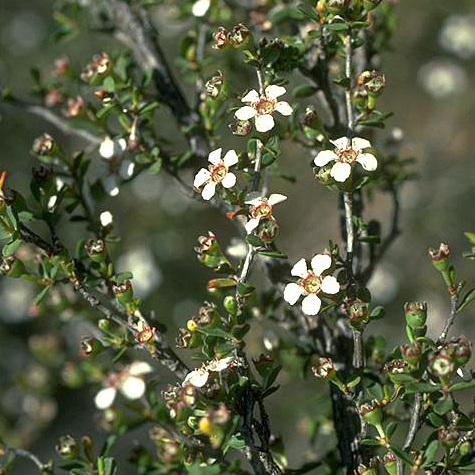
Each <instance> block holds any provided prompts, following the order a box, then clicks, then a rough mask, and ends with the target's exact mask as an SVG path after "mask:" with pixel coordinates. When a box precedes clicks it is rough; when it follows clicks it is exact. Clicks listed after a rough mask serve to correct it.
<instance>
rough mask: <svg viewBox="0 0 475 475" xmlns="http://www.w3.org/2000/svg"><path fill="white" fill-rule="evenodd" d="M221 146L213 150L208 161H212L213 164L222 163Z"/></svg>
mask: <svg viewBox="0 0 475 475" xmlns="http://www.w3.org/2000/svg"><path fill="white" fill-rule="evenodd" d="M221 151H222V149H221V148H217V149H216V150H213V151H212V152H211V153H210V154H209V155H208V162H210V163H212V164H213V165H218V164H219V163H221Z"/></svg>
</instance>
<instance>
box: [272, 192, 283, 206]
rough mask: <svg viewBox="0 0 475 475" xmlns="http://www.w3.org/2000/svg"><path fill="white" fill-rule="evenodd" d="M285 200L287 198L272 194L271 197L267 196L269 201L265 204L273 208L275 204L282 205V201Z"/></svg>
mask: <svg viewBox="0 0 475 475" xmlns="http://www.w3.org/2000/svg"><path fill="white" fill-rule="evenodd" d="M286 199H287V196H285V195H281V194H280V193H272V195H270V196H269V199H268V200H267V202H268V203H269V204H270V205H271V206H274V205H276V204H277V203H282V201H285V200H286Z"/></svg>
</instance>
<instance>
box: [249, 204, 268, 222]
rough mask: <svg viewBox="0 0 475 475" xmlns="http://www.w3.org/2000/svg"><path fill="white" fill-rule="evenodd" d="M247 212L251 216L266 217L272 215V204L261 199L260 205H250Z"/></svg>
mask: <svg viewBox="0 0 475 475" xmlns="http://www.w3.org/2000/svg"><path fill="white" fill-rule="evenodd" d="M249 214H250V216H251V218H268V217H270V216H271V215H272V206H271V205H270V204H269V203H268V202H267V200H262V203H261V204H260V205H257V206H251V208H250V210H249Z"/></svg>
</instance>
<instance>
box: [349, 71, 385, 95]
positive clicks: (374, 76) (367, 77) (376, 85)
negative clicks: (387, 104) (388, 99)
mask: <svg viewBox="0 0 475 475" xmlns="http://www.w3.org/2000/svg"><path fill="white" fill-rule="evenodd" d="M385 85H386V78H385V76H384V74H383V73H380V72H378V71H374V70H373V71H363V72H362V73H361V74H360V75H359V76H358V78H357V79H356V87H357V88H361V89H363V90H364V91H365V92H367V93H368V94H374V95H376V96H378V95H379V94H381V93H382V92H383V90H384V86H385Z"/></svg>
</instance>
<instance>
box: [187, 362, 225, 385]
mask: <svg viewBox="0 0 475 475" xmlns="http://www.w3.org/2000/svg"><path fill="white" fill-rule="evenodd" d="M233 362H234V358H233V357H232V356H228V357H226V358H221V359H217V358H215V359H213V360H211V361H208V362H207V363H204V364H203V365H202V366H201V367H199V368H197V369H195V370H193V371H191V372H190V373H188V374H187V375H186V378H185V380H184V381H183V386H185V385H186V384H191V385H192V386H194V387H195V388H202V387H203V386H204V385H205V384H206V383H207V382H208V378H209V373H210V372H214V373H220V372H221V371H224V370H225V369H227V368H229V367H230V366H231V365H232V364H233Z"/></svg>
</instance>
